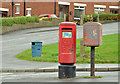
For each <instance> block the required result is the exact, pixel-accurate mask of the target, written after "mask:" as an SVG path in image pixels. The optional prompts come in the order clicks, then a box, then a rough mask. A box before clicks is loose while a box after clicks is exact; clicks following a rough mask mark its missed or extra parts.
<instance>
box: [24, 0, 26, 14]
mask: <svg viewBox="0 0 120 84" xmlns="http://www.w3.org/2000/svg"><path fill="white" fill-rule="evenodd" d="M25 8H26V4H25V0H24V16H25Z"/></svg>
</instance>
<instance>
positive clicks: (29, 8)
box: [26, 8, 32, 16]
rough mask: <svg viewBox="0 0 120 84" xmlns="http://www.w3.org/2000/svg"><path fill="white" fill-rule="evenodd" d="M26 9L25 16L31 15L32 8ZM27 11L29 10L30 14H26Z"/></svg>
mask: <svg viewBox="0 0 120 84" xmlns="http://www.w3.org/2000/svg"><path fill="white" fill-rule="evenodd" d="M26 10H27V15H26V16H31V10H32V8H26ZM28 11H30V14H28Z"/></svg>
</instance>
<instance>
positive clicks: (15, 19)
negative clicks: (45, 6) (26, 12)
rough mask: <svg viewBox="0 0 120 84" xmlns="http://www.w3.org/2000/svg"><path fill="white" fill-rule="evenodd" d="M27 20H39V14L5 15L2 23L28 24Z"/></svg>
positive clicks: (9, 24)
mask: <svg viewBox="0 0 120 84" xmlns="http://www.w3.org/2000/svg"><path fill="white" fill-rule="evenodd" d="M27 22H31V23H33V22H39V18H38V17H37V16H31V17H24V16H22V17H5V18H1V22H0V24H2V26H12V25H13V24H26V23H27Z"/></svg>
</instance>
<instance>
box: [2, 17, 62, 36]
mask: <svg viewBox="0 0 120 84" xmlns="http://www.w3.org/2000/svg"><path fill="white" fill-rule="evenodd" d="M60 22H63V20H56V19H53V20H52V21H40V22H39V23H26V24H13V26H0V35H1V34H6V33H9V32H12V31H16V30H21V29H30V28H41V27H52V26H58V25H59V23H60Z"/></svg>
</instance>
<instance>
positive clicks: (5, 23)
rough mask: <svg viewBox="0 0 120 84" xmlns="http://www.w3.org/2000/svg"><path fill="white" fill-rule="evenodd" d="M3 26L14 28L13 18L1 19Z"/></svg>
mask: <svg viewBox="0 0 120 84" xmlns="http://www.w3.org/2000/svg"><path fill="white" fill-rule="evenodd" d="M1 21H2V22H1V23H2V26H12V25H13V24H14V21H13V18H1Z"/></svg>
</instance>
